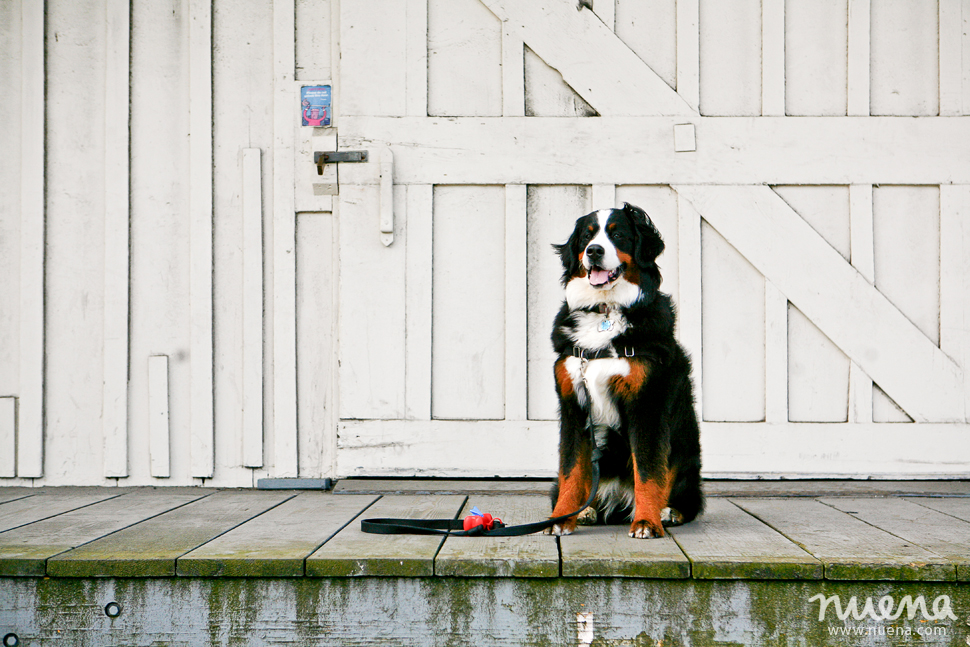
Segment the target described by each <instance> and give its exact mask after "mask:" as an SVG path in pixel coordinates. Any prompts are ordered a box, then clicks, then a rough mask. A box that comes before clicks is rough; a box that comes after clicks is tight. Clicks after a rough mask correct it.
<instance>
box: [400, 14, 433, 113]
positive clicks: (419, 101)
mask: <svg viewBox="0 0 970 647" xmlns="http://www.w3.org/2000/svg"><path fill="white" fill-rule="evenodd" d="M405 38H406V42H407V45H406V48H407V50H406V54H405V56H406V58H407V63H406V67H405V74H406V75H407V79H406V85H405V91H406V92H407V99H406V104H405V111H406V112H407V115H408V116H409V117H427V116H428V0H407V33H406V36H405Z"/></svg>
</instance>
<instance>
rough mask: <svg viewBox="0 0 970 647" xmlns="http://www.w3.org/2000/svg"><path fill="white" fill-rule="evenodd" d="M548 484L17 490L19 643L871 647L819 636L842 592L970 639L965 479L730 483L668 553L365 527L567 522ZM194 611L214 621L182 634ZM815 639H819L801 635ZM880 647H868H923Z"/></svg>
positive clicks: (7, 504)
mask: <svg viewBox="0 0 970 647" xmlns="http://www.w3.org/2000/svg"><path fill="white" fill-rule="evenodd" d="M547 489H548V484H547V483H541V482H468V481H364V480H362V481H343V482H340V483H338V485H337V487H336V489H335V491H334V492H318V491H286V490H282V491H258V490H218V491H217V490H209V489H192V488H169V489H160V488H158V489H123V488H118V489H96V488H65V489H15V488H0V634H2V635H7V634H8V633H13V634H15V635H17V636H18V638H19V640H20V644H47V642H45V641H53V640H54V639H55V638H56V637H58V636H60V637H63V636H64V635H72V634H70V632H71V631H76V632H79V633H77V635H76V636H75V638H77V639H78V640H80V639H81V638H84V637H87V638H84V639H85V640H90V639H91V637H92V636H97V635H98V632H99V631H103V632H107V633H105V634H103V635H112V634H111V632H112V631H115V630H117V631H122V629H123V630H124V631H125V632H128V633H129V634H131V635H144V636H149V635H152V636H154V635H155V633H153V632H156V629H158V627H161V629H158V631H161V634H164V635H165V636H167V637H165V636H163V639H164V640H167V641H169V642H168V643H167V644H199V643H198V642H197V641H196V638H193V637H192V635H190V634H191V630H192V627H193V626H194V625H192V621H197V622H198V623H199V627H203V626H204V627H206V628H207V629H205V635H206V636H207V637H208V638H207V639H209V638H212V636H216V634H218V632H216V633H215V634H214V633H213V631H214V630H213V627H216V626H217V627H221V628H222V629H226V627H227V626H236V625H237V624H238V623H239V622H242V621H241V620H240V619H239V618H240V617H243V618H249V620H248V621H247V622H249V623H250V624H249V625H247V626H249V627H250V628H251V629H252V630H253V631H256V629H258V628H260V627H261V628H262V629H260V630H261V631H264V633H265V631H268V629H267V628H266V627H267V624H266V623H269V624H271V625H273V626H274V627H276V629H275V631H278V632H279V636H280V641H281V642H273V640H270V639H269V638H266V639H265V640H262V639H260V640H255V641H254V642H243V643H240V644H290V643H287V642H286V640H289V638H286V636H288V635H289V634H288V633H286V632H288V631H289V632H297V633H299V631H304V632H307V631H309V629H308V628H307V626H306V622H309V621H307V620H306V618H304V620H303V621H302V622H303V623H304V624H301V621H300V620H299V617H298V616H299V611H300V609H302V610H303V612H304V613H305V614H308V617H312V618H313V619H314V620H313V621H312V622H310V625H312V626H318V625H319V627H323V626H326V627H329V629H327V631H326V632H323V633H320V634H318V639H319V642H315V640H317V638H312V639H311V638H307V636H312V635H314V634H313V632H312V631H310V632H309V633H304V634H303V635H304V638H302V639H300V640H295V639H294V640H295V642H294V643H293V644H339V643H340V640H338V638H341V637H343V638H344V639H346V644H363V643H362V642H361V641H362V640H363V636H365V635H366V636H368V638H367V640H370V639H371V638H373V637H374V636H375V634H374V632H375V631H377V632H378V635H381V634H380V632H382V631H384V632H389V633H388V634H387V635H386V636H384V638H388V639H389V640H390V641H391V642H394V640H395V639H399V640H401V641H402V644H481V643H480V642H476V640H475V639H474V636H473V635H472V634H471V633H468V632H472V625H474V624H475V622H479V621H481V622H484V621H485V619H487V618H491V622H493V623H498V624H495V625H494V626H493V630H494V631H493V635H492V639H491V642H492V643H493V644H521V643H529V644H544V642H543V641H544V640H547V641H548V644H562V643H563V642H564V641H565V642H566V643H567V644H570V643H571V644H641V643H631V642H626V643H623V641H624V640H634V639H636V637H637V636H641V638H643V636H646V637H649V638H650V639H651V640H654V641H655V642H650V643H649V644H664V645H672V644H685V645H686V644H694V645H698V644H853V643H852V642H847V640H848V639H847V638H846V637H844V636H838V637H837V638H838V639H835V638H832V637H831V636H828V634H827V633H826V632H829V631H830V627H831V626H833V623H834V624H835V625H838V626H839V627H843V626H845V627H850V628H851V627H857V626H860V625H865V626H869V625H873V626H876V625H878V624H879V623H877V622H876V621H875V620H873V619H872V618H871V616H870V617H869V618H865V617H864V618H861V619H853V618H852V617H851V616H849V617H847V618H843V619H838V618H837V617H836V612H835V608H834V606H833V607H831V608H830V609H829V610H828V612H827V616H828V617H827V619H826V620H825V621H819V620H818V615H819V613H820V611H821V609H820V605H821V602H820V601H817V600H816V601H814V602H812V601H810V598H811V597H812V596H813V595H816V594H817V593H821V594H823V596H825V597H830V596H833V595H839V596H841V598H842V601H841V604H843V605H845V604H847V603H848V601H849V599H850V597H852V596H856V597H857V598H858V600H859V602H858V605H859V609H860V610H861V609H862V608H863V604H864V601H865V598H866V597H872V598H873V604H876V602H877V601H878V600H879V599H880V598H881V597H883V596H887V595H888V596H891V597H892V596H895V600H896V601H897V602H898V601H899V600H901V599H902V598H903V597H904V596H905V595H910V596H911V597H913V598H916V597H917V596H919V595H922V596H923V597H924V599H925V600H926V605H927V608H928V609H929V610H930V611H932V610H933V602H934V600H935V599H937V598H938V597H939V596H941V595H946V596H948V600H949V604H950V605H951V608H952V610H953V615H955V616H956V617H957V620H952V619H949V618H942V619H941V618H936V619H932V618H931V619H929V620H927V618H925V617H922V616H920V615H919V614H917V615H916V617H915V618H914V619H910V620H907V619H906V616H905V615H904V616H903V617H902V618H900V619H898V620H895V621H893V622H890V621H888V620H882V621H881V622H882V625H880V626H883V628H885V625H886V623H887V622H889V624H892V625H894V626H895V625H898V626H899V627H904V626H909V627H910V629H913V630H915V629H918V628H921V627H922V628H926V627H929V626H934V627H939V628H943V629H945V630H946V633H945V635H944V636H943V637H945V638H946V640H943V637H941V636H936V637H934V638H933V639H932V640H930V639H928V638H926V637H925V636H922V634H921V636H922V637H921V640H924V642H923V643H920V644H961V645H962V644H970V642H964V638H965V636H967V635H968V631H970V626H968V624H967V623H968V621H970V584H968V583H970V482H965V481H959V482H955V481H948V482H932V483H902V482H897V483H891V482H872V481H866V482H857V483H840V482H817V483H792V482H773V483H766V482H746V483H708V484H707V490H708V494H709V498H708V506H707V512H706V513H705V514H704V516H703V517H702V518H700V519H699V520H698V521H696V522H694V523H691V524H688V525H686V526H683V527H681V528H675V529H672V530H671V532H670V533H669V535H668V536H667V537H665V538H663V539H657V540H649V541H636V540H632V539H630V538H628V537H627V536H626V528H625V527H595V528H581V529H580V530H579V531H578V532H577V533H576V534H574V535H572V536H569V537H564V538H561V539H557V538H555V537H550V536H544V535H533V536H528V537H521V538H501V539H499V538H448V539H443V538H440V537H428V536H376V535H366V534H363V533H362V532H361V531H360V528H359V520H360V519H361V518H366V517H383V516H400V517H413V518H430V517H459V516H463V515H464V514H466V510H468V509H470V508H471V507H472V506H478V507H479V508H480V509H482V510H484V511H487V512H491V513H492V514H494V515H496V516H499V517H501V518H502V519H503V520H504V521H506V522H507V523H522V522H526V521H533V520H536V519H539V518H542V517H543V516H546V515H548V512H549V504H548V499H547V498H546V496H544V493H545V491H546V490H547ZM186 596H187V597H186ZM193 596H194V597H193ZM213 596H215V597H216V598H218V600H217V601H216V602H215V603H214V602H213ZM294 596H295V597H294ZM537 596H538V597H537ZM738 596H740V597H738ZM109 598H110V599H109ZM291 598H292V600H291ZM304 598H306V599H304ZM197 599H198V600H205V601H206V605H204V606H205V609H206V611H205V613H204V614H203V615H204V618H203V617H202V616H199V615H198V614H196V615H195V616H193V613H189V612H188V611H187V609H194V608H195V607H193V606H192V603H191V602H190V600H196V601H198V600H197ZM274 599H276V602H275V603H273V604H271V603H269V601H270V600H274ZM443 599H447V600H449V602H448V603H447V604H444V606H442V604H443V602H442V600H443ZM539 599H546V600H548V601H549V604H539V603H538V602H537V600H539ZM230 600H232V602H230ZM288 600H289V602H288ZM110 601H115V602H118V603H119V604H120V605H121V606H122V608H123V609H125V611H124V613H123V614H122V615H121V616H120V617H118V618H117V619H109V618H106V617H105V616H104V614H103V613H101V611H102V610H103V607H104V605H105V604H107V603H108V602H110ZM290 602H292V605H293V606H292V608H290V607H289V606H287V605H289V604H290ZM213 604H216V606H218V604H224V605H226V606H225V608H223V609H221V610H217V609H215V607H213ZM274 604H275V606H274ZM651 604H655V605H656V610H657V611H658V612H661V611H662V610H664V609H668V610H669V609H673V610H677V609H680V611H678V612H677V613H674V614H673V615H669V614H668V612H667V611H663V612H662V613H660V616H659V617H660V618H661V619H660V620H659V621H658V622H659V624H651V623H650V622H647V620H645V618H648V617H654V616H655V615H656V614H650V613H647V612H645V611H644V610H645V609H646V608H649V607H650V605H651ZM940 604H942V603H940ZM166 605H168V606H167V607H166ZM186 605H188V606H187V607H186ZM301 605H302V606H301ZM354 605H357V607H356V611H355V606H354ZM375 605H376V606H375ZM415 605H416V606H415ZM503 605H504V606H503ZM364 607H366V608H367V609H368V611H367V612H366V613H363V612H361V609H362V608H364ZM375 609H377V610H376V611H375ZM381 609H383V611H381ZM515 610H518V612H519V613H520V614H521V617H519V616H516V611H515ZM586 612H588V613H593V614H594V616H593V617H594V621H593V622H594V623H595V628H594V629H593V630H591V631H593V633H589V634H584V633H583V631H585V630H586V629H587V627H586V626H585V625H583V624H582V623H583V620H582V618H583V616H577V614H581V613H586ZM200 613H201V612H200ZM65 614H67V615H65ZM267 614H268V615H267ZM274 614H277V615H278V614H282V616H280V617H277V615H274ZM328 614H331V615H328ZM333 614H336V615H333ZM341 614H343V615H341ZM456 614H457V617H456ZM503 614H504V615H503ZM549 614H552V616H549ZM725 614H727V615H726V616H725ZM177 616H185V617H187V618H194V620H192V621H188V620H187V621H186V623H187V624H184V625H180V624H179V623H175V624H174V625H173V624H172V623H173V621H172V619H171V618H173V617H177ZM291 616H292V617H291ZM463 616H466V618H465V619H464V620H462V617H463ZM505 616H508V617H505ZM721 616H725V617H728V618H734V620H733V621H732V622H734V623H735V624H736V625H737V627H735V629H736V631H735V633H737V632H738V631H740V635H741V637H742V639H741V640H740V641H737V640H735V638H737V636H734V634H732V633H731V631H728V632H727V633H724V630H721V629H718V622H720V621H718V618H719V617H721ZM287 618H289V620H288V619H287ZM327 618H329V620H328V619H327ZM381 618H384V621H383V624H382V623H381V621H380V619H381ZM435 618H438V619H437V620H435ZM443 618H447V621H446V620H444V619H443ZM555 618H558V620H555ZM577 618H580V620H577ZM595 618H599V620H598V621H597V620H595ZM394 619H396V620H394ZM391 620H394V621H393V622H391V625H393V627H397V629H393V628H392V626H389V625H388V624H387V623H388V622H389V621H391ZM404 621H407V622H405V624H408V623H410V625H409V626H410V629H408V628H406V627H404V625H399V624H398V623H400V622H404ZM287 622H289V623H290V625H287ZM577 622H578V623H579V624H577ZM724 622H728V621H727V620H724ZM126 623H127V624H126ZM274 623H275V624H274ZM314 623H315V624H314ZM321 623H322V624H321ZM745 623H747V624H748V625H750V626H747V627H744V625H745ZM866 623H868V625H867V624H866ZM921 623H922V624H921ZM244 624H245V622H244ZM284 625H286V628H285V629H284V628H283V627H284ZM728 626H733V625H731V623H730V622H728ZM152 627H155V629H153V628H152ZM180 627H181V628H180ZM319 627H318V628H319ZM495 627H499V628H505V629H507V630H508V631H509V632H510V633H508V634H507V635H506V634H504V633H502V631H499V630H498V629H495ZM543 627H545V628H543ZM658 627H659V628H658ZM738 627H740V628H738ZM449 628H450V629H449ZM634 629H640V631H638V632H636V633H633V634H629V632H630V631H634ZM901 630H902V629H901ZM199 631H202V629H199ZM320 631H323V630H322V629H321V630H320ZM522 631H526V633H525V634H523V633H522ZM529 631H532V632H533V633H535V632H536V631H538V632H539V633H538V634H535V635H533V634H529V633H528V632H529ZM658 631H659V632H660V633H657V632H658ZM719 631H720V632H721V634H723V636H722V638H723V640H722V639H720V638H717V636H718V635H720V634H719V633H718V632H719ZM779 631H780V632H781V633H779ZM64 632H68V633H67V634H65V633H64ZM132 632H134V633H132ZM166 632H167V633H166ZM180 632H182V633H180ZM185 632H188V633H185ZM395 632H397V633H395ZM409 632H412V633H409ZM413 632H416V633H413ZM712 632H713V633H712ZM786 632H787V633H786ZM806 632H808V634H810V635H815V636H816V638H815V640H814V641H813V642H809V643H805V642H798V641H795V642H791V641H790V640H788V639H787V638H785V639H782V638H784V636H785V635H787V636H790V637H792V638H794V637H795V636H804V635H805V634H806ZM813 632H814V633H813ZM230 633H231V632H230ZM270 633H272V632H270ZM161 634H159V635H161ZM183 634H184V635H183ZM210 634H211V636H210ZM119 635H120V634H119ZM227 635H228V634H227ZM266 635H267V636H268V635H270V634H266ZM293 635H296V634H293ZM325 635H326V636H327V637H328V638H327V640H324V636H325ZM445 635H448V636H450V637H449V638H448V639H447V640H444V639H443V638H442V636H445ZM525 635H530V636H532V637H531V638H529V639H528V640H526V639H525V638H523V636H525ZM912 635H913V636H915V634H912ZM462 636H465V638H462ZM536 636H545V637H546V638H545V639H541V640H540V639H538V638H536ZM584 636H585V637H589V636H594V637H595V640H596V641H597V642H595V643H590V642H584V640H585V637H584ZM732 636H734V637H732ZM827 636H828V637H827ZM183 638H184V641H183V642H180V640H183ZM716 638H717V639H716ZM876 638H878V636H876ZM893 638H894V639H895V637H893ZM153 639H154V638H153ZM466 639H467V640H466ZM560 639H561V640H560ZM800 639H801V638H800ZM883 639H884V640H888V639H889V638H887V637H886V636H885V635H884V636H883ZM957 639H958V640H959V643H958V642H954V641H956V640H957ZM146 640H147V638H146ZM590 640H593V638H590ZM611 640H612V641H613V642H610V641H611ZM656 640H659V641H660V642H656ZM732 640H734V641H735V642H733V643H732V642H731V641H732ZM866 640H868V641H869V642H864V643H860V644H906V643H899V642H893V641H891V642H879V640H878V639H874V638H873V637H872V636H871V635H870V636H867V638H866ZM874 640H875V642H873V641H874ZM933 640H935V641H936V642H933ZM25 641H26V642H25ZM328 641H329V642H328ZM617 641H619V642H617ZM665 641H667V642H665ZM725 641H727V642H725ZM927 641H928V642H927ZM364 642H366V641H364ZM5 644H6V643H5ZM74 644H102V643H100V642H98V640H95V641H94V642H90V643H86V642H84V641H83V640H81V641H80V642H77V641H75V643H74ZM104 644H107V643H104ZM145 644H150V642H146V643H145ZM205 644H236V643H233V642H232V640H229V639H228V638H227V639H214V638H213V639H211V640H209V642H208V643H205ZM643 644H648V643H643Z"/></svg>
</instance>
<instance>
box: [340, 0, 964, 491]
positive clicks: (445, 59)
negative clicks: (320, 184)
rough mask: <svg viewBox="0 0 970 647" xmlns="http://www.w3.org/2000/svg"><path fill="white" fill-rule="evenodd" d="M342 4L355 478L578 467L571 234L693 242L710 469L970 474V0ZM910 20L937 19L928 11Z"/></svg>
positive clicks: (343, 384) (693, 348)
mask: <svg viewBox="0 0 970 647" xmlns="http://www.w3.org/2000/svg"><path fill="white" fill-rule="evenodd" d="M594 10H595V13H594V12H592V11H590V10H588V9H577V6H576V3H573V2H565V1H563V2H553V3H549V2H539V1H538V0H395V1H390V0H388V1H386V2H368V3H360V2H343V3H341V6H340V50H341V52H340V53H341V57H340V75H339V83H338V84H337V88H338V96H337V99H336V101H337V109H338V111H339V113H338V117H339V139H338V147H339V148H340V149H342V150H367V151H369V152H370V154H371V162H369V163H367V164H347V165H342V166H340V168H339V198H338V199H336V200H335V218H336V219H337V223H338V227H337V228H338V230H339V234H338V248H339V262H338V266H339V267H338V274H339V278H338V288H337V293H338V302H339V303H338V310H339V315H338V316H339V322H338V338H339V369H338V391H339V418H340V421H339V425H338V440H337V474H338V476H350V475H452V476H492V475H501V476H548V475H551V474H553V473H554V471H555V465H556V459H555V456H556V447H557V424H556V422H555V418H556V402H555V396H554V388H553V382H552V378H551V365H552V361H553V357H552V355H551V348H550V344H549V341H548V335H549V329H550V326H551V322H552V318H553V316H554V314H555V312H556V309H557V308H558V305H559V302H560V299H561V294H560V290H559V285H558V276H559V274H560V269H559V267H558V259H557V258H556V257H555V255H554V254H553V252H552V248H551V247H550V245H551V243H554V242H562V241H563V240H565V238H566V237H567V236H568V234H569V232H570V230H571V227H572V223H573V221H574V220H575V218H576V217H577V216H579V215H582V214H584V213H586V212H588V211H590V210H592V209H599V208H603V207H610V206H614V205H617V204H620V203H621V202H623V201H629V202H632V203H635V204H638V205H640V206H642V207H644V208H645V209H646V210H647V211H648V212H649V213H650V214H651V216H652V217H653V219H654V221H655V222H656V223H657V225H658V227H659V229H660V230H661V233H662V234H663V235H664V237H665V240H666V242H667V251H666V252H665V254H664V255H663V257H661V261H660V263H661V267H662V270H663V273H664V285H663V289H665V290H666V291H668V292H670V293H671V294H672V295H673V296H674V297H675V300H676V301H677V303H678V307H679V313H680V323H679V335H680V338H681V340H682V342H683V343H684V345H685V346H686V347H687V348H688V350H689V351H690V352H691V354H692V356H693V358H694V365H695V374H694V378H695V384H696V388H697V396H698V411H699V412H700V414H701V418H702V420H703V423H702V433H703V448H704V462H705V473H706V474H707V475H708V476H741V477H753V476H766V477H782V476H788V477H791V476H852V477H866V476H897V477H899V476H902V477H929V476H958V475H961V474H965V473H966V472H967V471H968V470H970V451H968V450H970V426H968V425H967V413H968V411H967V409H968V407H967V401H968V395H970V379H968V375H970V224H968V223H970V157H968V156H967V154H966V142H967V141H970V118H968V117H967V116H966V115H967V114H968V108H970V61H968V60H967V57H966V56H965V55H964V54H963V52H964V51H970V42H968V38H967V36H965V35H964V33H965V32H966V31H967V30H966V29H964V28H963V27H964V25H966V24H968V22H970V7H968V6H967V4H966V2H960V0H939V2H938V3H937V2H928V3H924V2H920V3H888V2H875V1H872V2H870V1H869V0H841V2H840V1H838V0H836V1H834V2H831V3H826V4H825V6H824V7H820V6H819V5H818V4H817V3H814V2H793V1H791V0H789V1H788V2H784V1H783V0H764V1H763V2H759V1H749V0H731V1H724V0H716V1H715V0H678V1H676V2H675V1H674V0H670V1H669V2H660V3H649V4H648V3H643V2H637V1H633V0H615V1H613V0H596V2H595V3H594ZM901 26H906V27H907V29H905V30H904V29H901Z"/></svg>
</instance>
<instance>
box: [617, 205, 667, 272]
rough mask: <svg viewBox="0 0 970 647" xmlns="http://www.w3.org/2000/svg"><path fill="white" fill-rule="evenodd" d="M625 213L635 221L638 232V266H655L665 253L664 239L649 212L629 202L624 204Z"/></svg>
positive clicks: (636, 254) (634, 224) (636, 251)
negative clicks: (658, 258)
mask: <svg viewBox="0 0 970 647" xmlns="http://www.w3.org/2000/svg"><path fill="white" fill-rule="evenodd" d="M623 211H625V212H626V213H627V215H628V216H629V217H630V220H632V221H633V226H634V229H635V230H636V232H637V244H636V250H635V257H636V261H637V265H639V266H640V267H641V268H647V267H650V266H651V265H654V261H656V260H657V257H658V256H660V254H662V253H663V251H664V239H663V237H661V235H660V232H659V231H657V228H656V227H654V226H653V221H651V220H650V216H648V215H647V212H646V211H644V210H643V209H641V208H640V207H637V206H634V205H632V204H630V203H629V202H624V203H623Z"/></svg>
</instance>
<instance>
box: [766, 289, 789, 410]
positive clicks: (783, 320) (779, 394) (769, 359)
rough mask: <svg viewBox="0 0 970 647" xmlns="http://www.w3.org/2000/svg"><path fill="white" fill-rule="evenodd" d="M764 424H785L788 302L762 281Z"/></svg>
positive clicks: (779, 291)
mask: <svg viewBox="0 0 970 647" xmlns="http://www.w3.org/2000/svg"><path fill="white" fill-rule="evenodd" d="M765 422H774V423H784V422H788V299H787V297H785V295H784V294H782V293H781V290H779V289H778V288H777V287H775V285H774V284H773V283H772V282H771V281H768V280H767V279H766V280H765Z"/></svg>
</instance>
